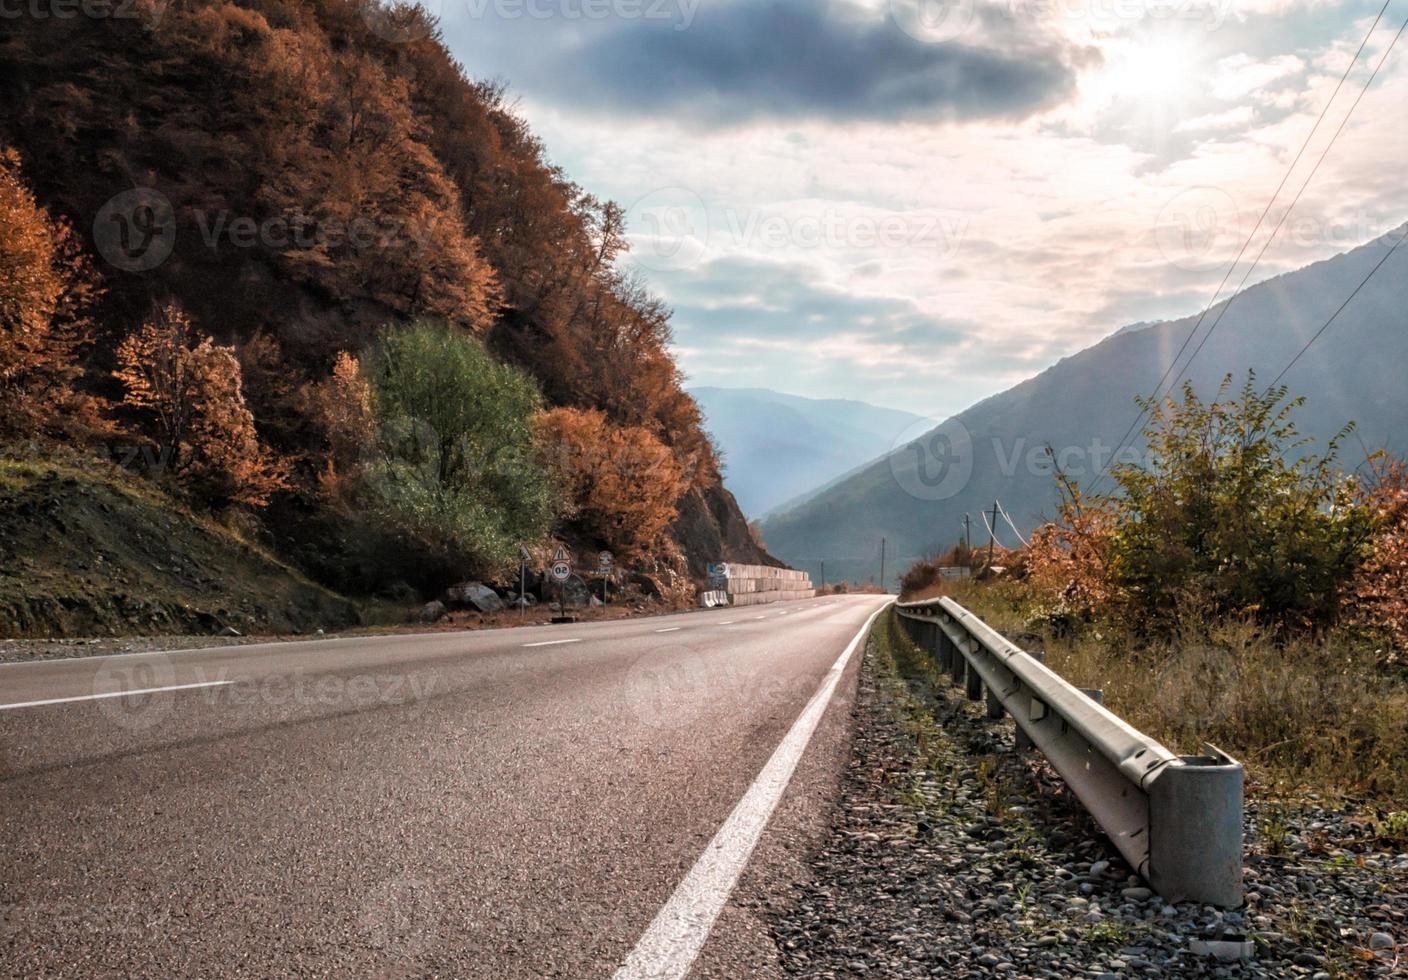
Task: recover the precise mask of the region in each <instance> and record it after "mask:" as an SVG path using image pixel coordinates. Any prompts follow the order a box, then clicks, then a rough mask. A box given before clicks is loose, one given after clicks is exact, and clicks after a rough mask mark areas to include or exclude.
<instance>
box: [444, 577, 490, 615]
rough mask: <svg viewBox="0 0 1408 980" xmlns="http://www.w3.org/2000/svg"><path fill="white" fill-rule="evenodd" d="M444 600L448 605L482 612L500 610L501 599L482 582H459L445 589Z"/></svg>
mask: <svg viewBox="0 0 1408 980" xmlns="http://www.w3.org/2000/svg"><path fill="white" fill-rule="evenodd" d="M445 601H446V602H447V603H448V604H449V605H450V606H458V607H461V608H463V607H469V608H471V609H477V610H479V611H480V612H482V613H495V612H502V611H503V608H504V603H503V600H502V599H500V598H499V594H498V593H497V592H495V591H494V590H493V589H491V588H489V587H488V586H487V585H485V584H484V583H483V582H461V583H460V584H459V585H452V586H450V587H449V588H448V589H446V590H445Z"/></svg>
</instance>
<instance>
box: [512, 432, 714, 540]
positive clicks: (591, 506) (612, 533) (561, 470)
mask: <svg viewBox="0 0 1408 980" xmlns="http://www.w3.org/2000/svg"><path fill="white" fill-rule="evenodd" d="M538 432H539V442H540V445H541V446H542V447H543V452H544V455H545V456H546V458H547V463H548V467H549V469H550V471H551V472H552V473H553V474H554V475H555V476H556V477H557V479H558V481H559V484H560V486H561V487H562V496H563V498H564V500H563V504H564V506H563V511H564V516H565V517H568V518H570V519H571V520H573V521H574V522H575V523H576V524H577V525H578V527H579V528H580V529H581V530H582V531H583V532H584V533H587V534H590V535H592V536H594V537H595V538H597V539H598V540H599V541H600V542H601V543H602V544H604V545H606V546H607V547H609V548H611V549H612V550H613V551H616V552H618V553H620V555H622V556H623V557H636V556H639V555H641V554H643V553H645V552H647V551H650V550H652V549H653V548H655V546H656V545H658V544H659V543H660V539H661V538H662V536H663V535H664V533H665V530H666V529H667V528H668V527H669V526H670V522H671V521H673V520H674V519H675V515H676V513H677V511H676V507H675V505H676V503H677V502H678V501H679V499H680V497H682V496H683V495H684V493H685V491H686V490H688V489H689V476H688V475H687V474H686V473H685V471H684V468H683V467H682V466H681V465H680V463H679V462H678V461H677V460H676V459H675V456H674V454H673V453H671V452H670V449H669V448H668V447H667V446H665V445H664V443H662V442H661V441H660V440H659V439H657V438H656V437H655V436H654V435H652V434H651V433H650V432H649V430H647V429H643V428H640V427H637V426H619V425H613V424H611V423H610V422H608V421H607V420H606V416H605V415H604V414H603V413H601V412H597V411H591V410H581V409H575V408H556V409H553V410H552V411H550V412H546V413H545V414H544V415H543V416H542V418H541V419H540V422H539V429H538Z"/></svg>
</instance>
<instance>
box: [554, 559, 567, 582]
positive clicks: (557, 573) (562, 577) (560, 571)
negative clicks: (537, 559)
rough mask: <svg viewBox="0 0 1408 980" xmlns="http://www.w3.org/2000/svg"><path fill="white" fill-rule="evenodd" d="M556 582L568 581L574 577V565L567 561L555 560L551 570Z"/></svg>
mask: <svg viewBox="0 0 1408 980" xmlns="http://www.w3.org/2000/svg"><path fill="white" fill-rule="evenodd" d="M549 571H550V574H551V575H552V577H553V581H555V582H566V581H567V580H568V579H569V578H571V577H572V566H571V565H570V564H568V563H567V562H565V561H555V562H553V563H552V568H551V569H550V570H549Z"/></svg>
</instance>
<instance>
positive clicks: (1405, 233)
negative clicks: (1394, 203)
mask: <svg viewBox="0 0 1408 980" xmlns="http://www.w3.org/2000/svg"><path fill="white" fill-rule="evenodd" d="M1404 26H1408V22H1405V24H1404ZM1404 239H1408V226H1405V227H1404V230H1403V234H1401V235H1399V236H1398V241H1396V242H1394V243H1393V247H1392V248H1390V249H1389V250H1388V251H1387V252H1385V253H1384V257H1383V258H1381V259H1379V261H1378V262H1377V263H1376V264H1375V265H1374V267H1373V268H1372V269H1370V270H1369V274H1368V275H1367V276H1365V277H1364V278H1363V279H1361V280H1359V285H1357V286H1355V287H1354V292H1352V293H1350V294H1349V296H1348V298H1347V299H1345V301H1344V302H1343V303H1341V304H1340V306H1339V309H1337V310H1335V312H1334V313H1332V314H1330V318H1329V319H1328V320H1326V321H1325V322H1324V324H1323V325H1321V327H1320V329H1319V330H1317V331H1315V334H1314V336H1312V337H1311V338H1310V339H1309V340H1307V341H1306V342H1305V346H1304V347H1302V348H1301V349H1300V351H1299V352H1297V354H1296V356H1295V357H1293V358H1291V362H1290V363H1289V364H1287V365H1286V366H1285V367H1283V368H1282V369H1281V373H1280V374H1278V375H1276V380H1275V381H1272V382H1271V385H1270V386H1271V387H1272V388H1275V387H1276V385H1277V383H1278V382H1280V380H1281V379H1282V378H1284V377H1285V376H1286V372H1287V371H1289V370H1290V369H1291V368H1293V367H1295V366H1296V362H1297V361H1299V360H1300V359H1301V356H1302V355H1304V354H1305V352H1306V351H1308V350H1310V348H1311V346H1312V345H1313V344H1314V343H1315V342H1316V341H1317V340H1319V339H1320V336H1321V334H1323V333H1324V332H1325V331H1326V330H1329V329H1330V324H1332V323H1334V322H1335V320H1337V319H1338V318H1339V315H1340V314H1341V313H1343V312H1344V308H1345V307H1346V306H1348V305H1349V304H1350V301H1351V300H1353V299H1354V297H1356V296H1358V295H1359V290H1361V289H1363V288H1364V286H1365V284H1366V283H1368V281H1369V280H1370V279H1372V278H1374V273H1376V272H1378V271H1379V270H1380V269H1382V268H1383V265H1384V263H1385V262H1387V261H1388V260H1389V257H1390V256H1392V255H1393V253H1394V252H1397V251H1398V246H1400V245H1402V244H1403V242H1404Z"/></svg>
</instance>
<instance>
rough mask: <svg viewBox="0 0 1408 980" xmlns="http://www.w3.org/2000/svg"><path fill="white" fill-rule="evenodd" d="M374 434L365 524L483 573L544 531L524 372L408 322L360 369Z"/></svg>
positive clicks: (543, 497)
mask: <svg viewBox="0 0 1408 980" xmlns="http://www.w3.org/2000/svg"><path fill="white" fill-rule="evenodd" d="M365 371H366V374H367V378H368V381H369V382H370V385H371V394H372V411H373V415H374V417H375V422H376V429H377V452H376V458H375V460H374V461H373V462H372V463H371V464H370V467H369V470H368V473H367V480H366V490H367V492H368V493H369V495H370V498H371V507H372V510H373V512H374V513H375V514H376V515H377V516H378V517H380V518H382V519H384V520H385V521H387V522H389V523H390V524H391V525H392V526H394V527H396V528H398V529H400V530H402V531H404V532H407V533H409V534H411V535H413V536H414V537H415V538H416V539H417V540H418V541H419V542H420V543H421V544H423V545H424V546H425V547H426V548H428V549H431V551H432V552H433V553H434V556H435V557H436V558H438V559H442V560H448V561H452V562H457V563H462V564H465V565H467V566H468V568H467V569H466V570H467V571H474V572H490V571H494V570H497V569H500V568H502V567H504V566H506V565H508V564H511V563H512V562H513V561H514V556H515V555H516V553H517V548H518V545H519V544H520V543H521V542H523V541H529V540H536V539H537V538H539V537H541V536H542V535H543V534H544V533H545V532H546V531H547V529H548V527H549V524H550V522H551V520H552V516H553V514H552V505H551V496H550V494H549V487H548V480H547V476H546V473H545V471H544V469H543V468H542V466H541V464H540V463H539V462H538V460H537V456H536V454H535V452H534V442H533V433H534V420H535V418H536V417H537V415H538V413H539V412H540V410H541V408H542V399H541V396H540V394H539V392H538V389H537V386H536V385H535V384H534V382H533V380H532V379H531V378H530V377H529V376H528V375H527V374H525V373H524V372H523V371H521V370H519V369H517V368H515V367H512V366H510V365H508V364H504V363H501V362H499V361H496V360H495V359H494V358H493V357H492V356H490V354H489V353H488V352H487V351H486V350H485V349H484V347H483V345H482V344H480V343H479V342H478V341H477V340H475V339H473V338H471V337H469V336H467V335H466V334H464V333H463V332H461V331H458V330H455V329H453V328H451V327H448V326H443V325H439V324H433V323H427V322H419V323H415V324H412V325H410V326H408V327H404V328H399V329H394V330H391V331H390V332H388V333H387V334H385V335H384V336H383V337H382V338H381V340H380V341H379V343H378V344H377V345H376V346H375V348H374V349H373V350H372V351H371V353H370V355H369V356H368V357H367V359H366V362H365Z"/></svg>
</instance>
